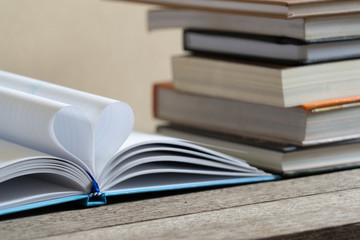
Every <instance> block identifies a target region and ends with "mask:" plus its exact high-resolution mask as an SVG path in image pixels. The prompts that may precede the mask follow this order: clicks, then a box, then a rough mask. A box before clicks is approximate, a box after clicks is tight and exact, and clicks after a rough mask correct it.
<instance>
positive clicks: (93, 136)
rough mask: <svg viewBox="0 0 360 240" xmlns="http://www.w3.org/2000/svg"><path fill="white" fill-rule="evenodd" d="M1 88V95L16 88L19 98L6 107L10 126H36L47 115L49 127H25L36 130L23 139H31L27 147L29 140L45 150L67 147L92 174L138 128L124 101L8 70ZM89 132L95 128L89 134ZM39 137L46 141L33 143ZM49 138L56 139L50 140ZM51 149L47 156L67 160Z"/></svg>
mask: <svg viewBox="0 0 360 240" xmlns="http://www.w3.org/2000/svg"><path fill="white" fill-rule="evenodd" d="M0 86H1V87H3V88H4V91H2V92H1V97H2V96H3V95H5V94H4V93H5V92H7V89H11V90H12V92H11V93H14V92H18V94H14V95H16V97H15V99H14V97H9V99H8V101H7V104H6V105H7V106H6V108H7V111H8V112H9V113H10V115H9V116H12V117H13V120H8V121H9V122H10V121H21V119H23V120H24V121H23V122H26V121H25V119H27V120H28V119H30V120H32V121H31V122H32V123H34V122H35V120H37V119H39V118H40V117H42V115H41V114H43V115H44V116H43V117H44V119H46V118H49V117H50V119H49V120H48V122H46V125H45V128H44V127H43V126H42V127H40V125H41V124H40V123H39V124H37V125H39V127H37V126H35V127H31V126H29V125H30V124H24V129H25V128H28V127H30V128H29V129H28V130H27V131H28V132H32V133H31V134H29V137H28V138H27V139H26V140H25V139H24V140H23V141H26V145H27V146H29V145H31V144H30V142H29V140H30V139H31V138H32V139H33V140H36V141H37V142H38V143H39V145H41V144H44V146H45V147H44V149H52V147H51V146H49V145H52V146H54V145H62V147H63V148H64V149H65V150H66V151H68V153H70V154H68V155H74V156H75V157H77V158H79V159H80V160H81V161H84V163H85V164H86V165H87V166H88V168H89V169H90V170H91V172H92V173H93V175H96V171H98V170H99V171H101V169H102V168H103V167H104V166H105V165H106V163H107V161H108V160H110V159H111V157H113V155H114V154H115V153H116V151H117V150H118V149H119V147H120V146H121V145H122V144H123V142H124V141H125V140H126V138H127V137H128V135H129V134H130V132H131V130H132V127H133V122H134V116H133V112H132V110H131V108H130V106H128V105H127V104H126V103H123V102H119V101H116V100H113V99H109V98H105V97H101V96H97V95H93V94H90V93H85V92H81V91H77V90H74V89H69V88H66V87H62V86H58V85H55V84H51V83H47V82H43V81H39V80H35V79H32V78H28V77H24V76H19V75H16V74H12V73H8V72H4V71H0ZM17 98H21V100H18V99H17ZM27 99H31V101H32V102H31V104H30V103H28V104H26V101H27ZM9 103H10V105H9ZM33 104H37V107H33V108H37V109H36V110H34V111H30V110H32V106H33ZM2 105H5V104H2ZM48 105H51V106H50V107H49V106H48ZM28 109H30V110H28ZM56 109H57V110H56ZM75 109H77V110H75ZM83 115H84V116H85V117H84V116H83ZM84 118H85V119H86V120H84ZM85 121H88V123H85ZM21 124H23V123H21ZM35 125H36V124H35ZM82 125H84V127H82ZM77 128H80V129H77ZM85 128H90V131H88V129H85ZM44 129H45V130H44ZM73 131H75V132H73ZM9 132H10V131H9ZM11 132H12V130H11ZM85 132H87V133H85ZM40 133H41V135H42V137H41V138H39V137H38V139H34V138H36V137H34V135H35V136H38V135H39V134H40ZM89 134H90V136H89ZM80 135H82V136H80ZM0 137H1V135H0ZM49 139H50V140H51V141H48V140H49ZM11 140H13V139H11ZM80 140H81V141H80ZM89 141H91V143H89ZM20 144H24V142H20ZM36 146H38V145H36ZM29 147H33V145H31V146H29ZM56 148H58V147H56ZM44 149H39V150H41V151H42V150H44ZM49 151H50V150H47V151H46V153H51V154H54V155H55V156H60V157H68V156H65V155H66V154H65V153H61V154H60V155H59V152H58V151H57V150H56V151H52V150H51V151H50V152H49Z"/></svg>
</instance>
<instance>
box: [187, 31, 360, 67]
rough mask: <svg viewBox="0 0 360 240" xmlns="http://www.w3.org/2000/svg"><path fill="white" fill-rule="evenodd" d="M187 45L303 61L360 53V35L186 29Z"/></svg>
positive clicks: (193, 48)
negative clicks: (304, 35) (321, 36)
mask: <svg viewBox="0 0 360 240" xmlns="http://www.w3.org/2000/svg"><path fill="white" fill-rule="evenodd" d="M183 36H184V49H185V50H188V51H192V52H194V53H206V54H207V53H209V54H216V55H219V56H229V57H234V58H238V59H245V60H254V61H265V62H270V63H280V64H285V65H301V64H310V63H319V62H330V61H339V60H344V59H352V58H359V57H360V37H359V36H353V37H348V38H347V39H344V38H340V39H326V40H312V41H310V40H309V41H303V40H299V39H295V38H286V37H276V36H265V35H255V34H245V33H234V32H223V31H207V30H199V29H186V30H185V31H184V34H183Z"/></svg>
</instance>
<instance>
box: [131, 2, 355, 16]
mask: <svg viewBox="0 0 360 240" xmlns="http://www.w3.org/2000/svg"><path fill="white" fill-rule="evenodd" d="M126 1H130V0H126ZM131 2H139V3H146V4H155V5H159V6H165V7H174V8H185V9H196V10H202V11H215V12H224V13H233V14H249V15H257V16H269V17H274V18H285V19H292V18H299V17H306V16H322V15H333V14H345V13H354V12H359V11H360V6H359V4H358V1H356V0H346V1H340V0H236V1H229V0H135V1H134V0H131Z"/></svg>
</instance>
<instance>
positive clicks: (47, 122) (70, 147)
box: [0, 86, 92, 166]
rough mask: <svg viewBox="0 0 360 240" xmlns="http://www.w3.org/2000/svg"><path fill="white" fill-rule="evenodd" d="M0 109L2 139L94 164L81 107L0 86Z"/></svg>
mask: <svg viewBox="0 0 360 240" xmlns="http://www.w3.org/2000/svg"><path fill="white" fill-rule="evenodd" d="M0 112H1V114H2V117H0V136H1V138H2V139H4V140H7V141H11V142H14V143H16V144H19V145H23V146H25V147H28V148H33V149H36V150H38V151H41V152H44V153H47V154H51V155H53V156H57V157H61V158H66V159H70V160H73V161H77V159H84V161H85V164H87V165H88V166H91V162H90V161H91V159H92V158H91V157H92V153H91V149H92V134H91V126H90V124H89V122H88V120H87V118H86V116H85V115H84V114H83V113H82V112H81V111H79V109H76V108H74V107H71V106H69V105H67V104H63V103H60V102H56V101H44V100H43V99H42V98H40V97H37V96H33V95H29V94H24V93H23V92H18V91H14V90H12V89H8V88H3V87H1V86H0ZM69 118H70V119H69ZM71 118H76V121H73V120H72V119H71ZM63 125H66V127H62V126H63ZM89 149H90V153H89ZM86 160H88V162H86Z"/></svg>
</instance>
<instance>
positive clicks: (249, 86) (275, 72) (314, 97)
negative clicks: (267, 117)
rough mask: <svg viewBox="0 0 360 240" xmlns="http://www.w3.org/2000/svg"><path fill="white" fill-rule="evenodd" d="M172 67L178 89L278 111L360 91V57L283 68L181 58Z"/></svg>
mask: <svg viewBox="0 0 360 240" xmlns="http://www.w3.org/2000/svg"><path fill="white" fill-rule="evenodd" d="M172 68H173V80H174V86H175V88H176V89H178V90H182V91H186V92H192V93H195V94H204V95H208V96H214V97H221V98H227V99H233V100H240V101H247V102H253V103H259V104H266V105H271V106H277V107H294V106H299V105H302V104H305V103H309V102H318V101H323V100H328V99H337V98H344V97H349V96H357V95H358V94H359V91H358V88H359V87H360V81H359V79H360V77H359V76H360V60H359V59H353V60H343V61H335V62H325V63H317V64H310V65H303V66H286V65H281V64H271V63H264V62H258V61H245V60H239V59H234V58H229V57H228V58H225V57H223V58H222V57H215V56H208V55H184V56H175V57H173V58H172Z"/></svg>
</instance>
